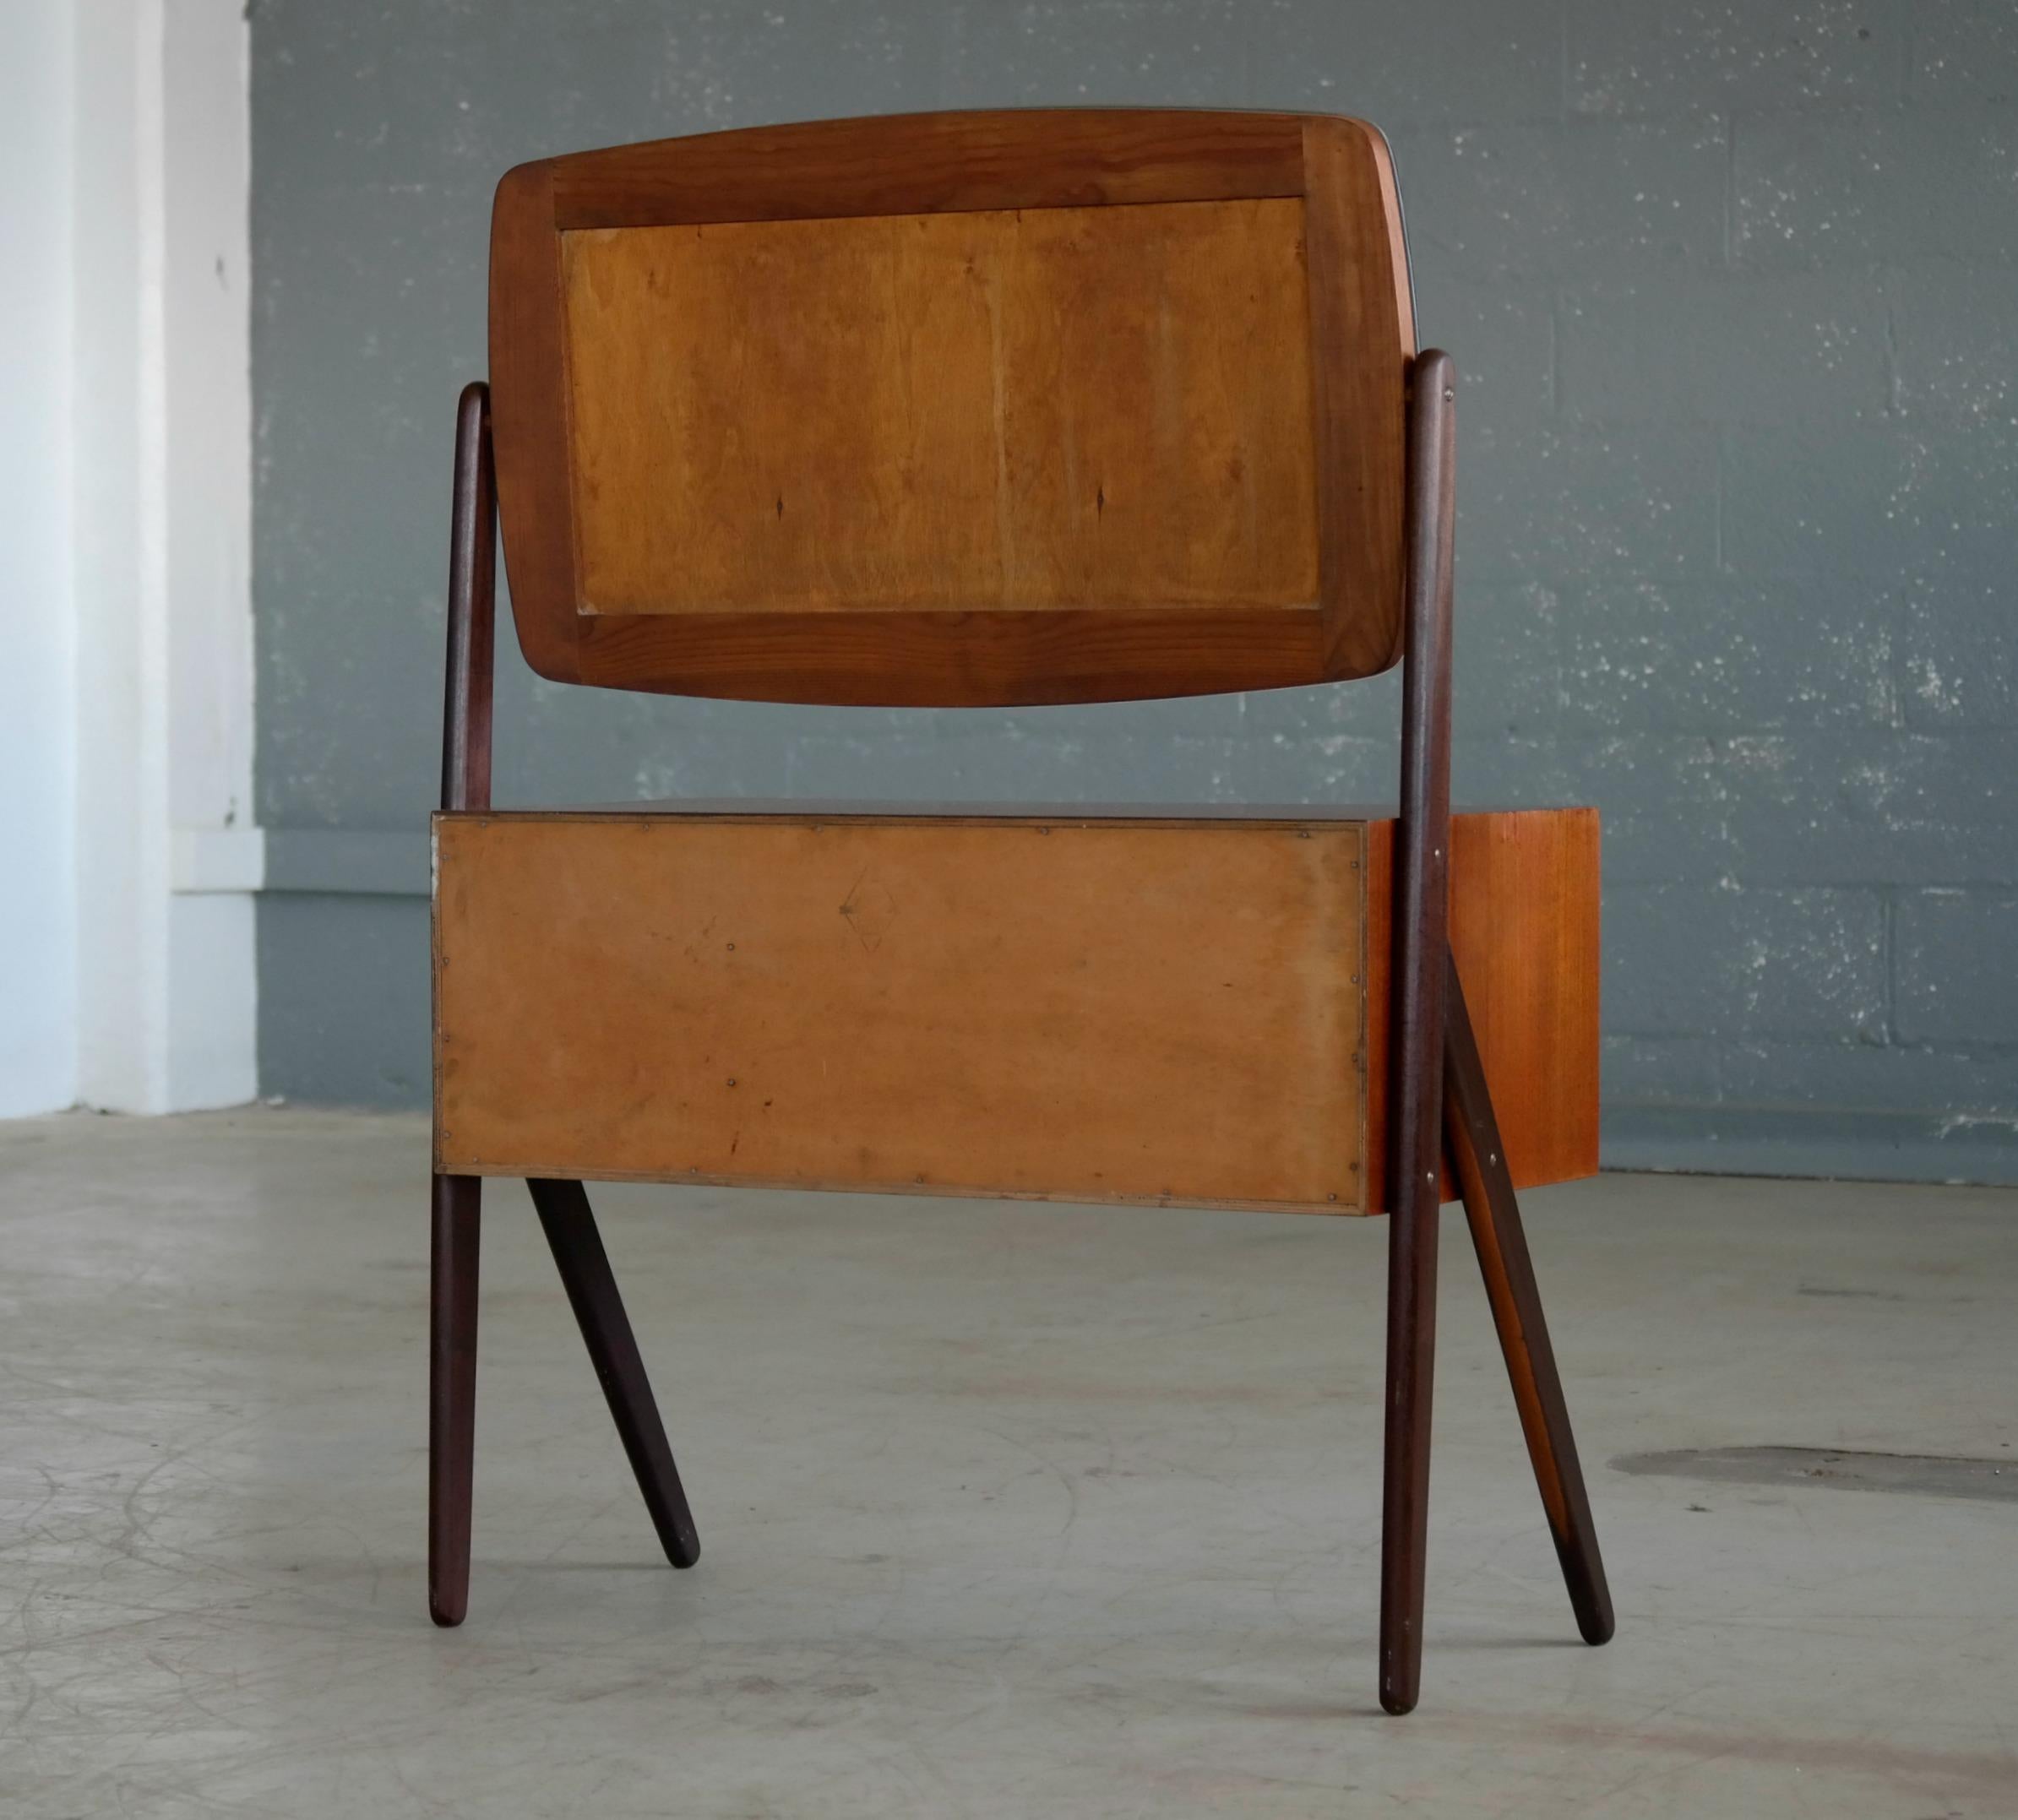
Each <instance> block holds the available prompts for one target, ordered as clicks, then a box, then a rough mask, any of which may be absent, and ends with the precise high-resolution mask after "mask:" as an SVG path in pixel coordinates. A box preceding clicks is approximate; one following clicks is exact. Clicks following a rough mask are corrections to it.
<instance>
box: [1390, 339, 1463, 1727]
mask: <svg viewBox="0 0 2018 1820" xmlns="http://www.w3.org/2000/svg"><path fill="white" fill-rule="evenodd" d="M1456 397H1457V372H1456V368H1455V367H1454V366H1453V365H1452V363H1451V360H1450V356H1449V355H1447V354H1444V353H1440V352H1438V351H1435V350H1431V351H1429V352H1427V353H1424V354H1422V356H1419V357H1418V358H1417V361H1416V363H1415V367H1414V371H1413V374H1412V381H1411V392H1410V398H1409V417H1408V469H1407V488H1408V492H1407V502H1408V504H1407V520H1406V523H1407V530H1406V539H1407V561H1408V583H1407V593H1406V606H1405V612H1406V621H1405V627H1406V629H1405V638H1406V647H1405V648H1406V654H1407V655H1406V658H1405V659H1404V666H1405V667H1404V671H1403V680H1402V696H1401V833H1400V837H1399V842H1398V847H1399V850H1398V853H1397V856H1396V857H1397V860H1398V863H1397V865H1396V867H1395V922H1394V926H1395V962H1394V982H1395V1009H1394V1030H1395V1041H1394V1044H1393V1066H1394V1071H1395V1076H1394V1084H1393V1088H1392V1090H1391V1098H1390V1105H1391V1106H1393V1108H1394V1111H1393V1124H1392V1128H1391V1133H1390V1152H1389V1154H1390V1157H1391V1159H1392V1161H1391V1162H1390V1165H1389V1167H1390V1178H1389V1179H1390V1182H1391V1183H1392V1185H1393V1186H1392V1193H1393V1200H1394V1212H1393V1214H1392V1215H1391V1219H1392V1222H1393V1224H1392V1227H1391V1229H1390V1233H1389V1236H1388V1276H1387V1443H1386V1464H1385V1472H1384V1491H1383V1497H1382V1507H1381V1525H1380V1703H1381V1704H1382V1705H1383V1706H1384V1707H1385V1708H1386V1709H1387V1710H1388V1711H1389V1712H1390V1713H1406V1712H1408V1711H1410V1710H1411V1709H1412V1708H1413V1707H1414V1705H1415V1703H1416V1699H1417V1694H1418V1692H1420V1689H1421V1684H1422V1588H1423V1567H1424V1560H1425V1555H1426V1552H1427V1548H1428V1528H1429V1410H1430V1393H1431V1386H1432V1381H1433V1375H1434V1366H1435V1359H1436V1283H1437V1222H1438V1214H1439V1209H1440V1208H1441V1206H1442V1199H1443V1197H1442V1193H1441V1191H1440V1186H1439V1162H1440V1160H1441V1157H1442V1150H1443V1144H1442V1122H1443V1108H1442V1088H1443V1078H1444V1077H1443V1051H1444V979H1445V975H1446V972H1447V959H1446V957H1447V955H1448V953H1449V952H1450V596H1451V556H1452V543H1453V539H1454V536H1455V520H1456V508H1455V500H1454V497H1453V494H1454V488H1455V474H1456V460H1457V425H1456V416H1455V403H1456Z"/></svg>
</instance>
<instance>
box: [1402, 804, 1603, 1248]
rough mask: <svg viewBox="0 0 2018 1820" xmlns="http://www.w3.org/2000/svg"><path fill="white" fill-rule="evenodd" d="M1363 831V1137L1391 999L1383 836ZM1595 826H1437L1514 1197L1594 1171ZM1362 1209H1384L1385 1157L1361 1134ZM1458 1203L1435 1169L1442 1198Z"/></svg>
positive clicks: (1457, 819)
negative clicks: (1364, 1144) (1366, 1202)
mask: <svg viewBox="0 0 2018 1820" xmlns="http://www.w3.org/2000/svg"><path fill="white" fill-rule="evenodd" d="M1367 833H1368V839H1367V856H1368V867H1367V872H1368V879H1367V952H1368V968H1369V977H1368V1003H1367V1029H1368V1041H1367V1048H1368V1056H1369V1057H1370V1059H1369V1062H1368V1083H1367V1107H1368V1128H1369V1130H1370V1131H1371V1132H1373V1133H1381V1132H1383V1131H1384V1130H1385V1128H1386V1119H1387V1098H1388V1071H1387V1061H1386V1058H1387V1053H1388V1051H1387V1034H1388V1020H1389V1016H1390V997H1391V994H1392V991H1393V983H1392V977H1391V975H1390V972H1389V970H1388V962H1389V958H1390V954H1391V952H1392V943H1391V934H1390V930H1391V913H1392V905H1393V898H1394V834H1395V823H1394V822H1393V821H1391V820H1382V821H1376V822H1373V823H1371V824H1370V825H1369V827H1368V831H1367ZM1598 923H1599V877H1598V818H1597V811H1596V810H1595V809H1587V808H1570V809H1527V810H1504V811H1496V812H1491V813H1488V814H1474V815H1463V814H1460V815H1454V816H1453V817H1452V818H1451V821H1450V947H1451V951H1452V953H1455V956H1456V957H1457V967H1458V973H1459V975H1460V977H1461V978H1462V980H1463V981H1464V982H1465V997H1466V1002H1467V1003H1468V1004H1469V1005H1470V1007H1471V1021H1472V1024H1473V1026H1474V1028H1475V1029H1476V1030H1477V1036H1478V1046H1479V1051H1480V1053H1481V1055H1482V1057H1484V1060H1485V1069H1486V1079H1487V1082H1488V1085H1489V1086H1490V1088H1491V1089H1492V1094H1493V1108H1494V1111H1496V1112H1497V1114H1498V1115H1499V1130H1500V1135H1501V1137H1502V1138H1503V1139H1504V1142H1505V1144H1506V1154H1507V1161H1508V1164H1509V1166H1510V1168H1511V1170H1512V1171H1513V1177H1514V1186H1515V1187H1517V1188H1530V1187H1539V1186H1541V1185H1542V1183H1544V1182H1574V1181H1576V1180H1578V1179H1579V1178H1580V1177H1582V1176H1593V1175H1596V1173H1597V1165H1598V1062H1599V1048H1600V1045H1599V1035H1598V976H1599V957H1600V949H1599V944H1598V936H1599V929H1598ZM1367 1176H1368V1194H1369V1197H1370V1200H1371V1204H1372V1205H1373V1208H1374V1209H1377V1210H1381V1211H1384V1210H1385V1209H1386V1207H1387V1201H1386V1178H1387V1156H1386V1154H1385V1146H1384V1144H1383V1143H1382V1142H1381V1141H1380V1139H1379V1137H1378V1136H1375V1137H1373V1138H1369V1140H1368V1156H1367ZM1456 1198H1458V1190H1457V1182H1456V1179H1455V1176H1452V1175H1451V1174H1450V1171H1449V1168H1448V1166H1446V1168H1445V1170H1444V1199H1445V1200H1446V1201H1454V1200H1455V1199H1456Z"/></svg>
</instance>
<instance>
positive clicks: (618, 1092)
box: [436, 813, 1365, 1211]
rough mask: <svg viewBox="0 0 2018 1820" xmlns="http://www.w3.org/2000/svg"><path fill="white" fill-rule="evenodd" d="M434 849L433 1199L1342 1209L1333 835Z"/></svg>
mask: <svg viewBox="0 0 2018 1820" xmlns="http://www.w3.org/2000/svg"><path fill="white" fill-rule="evenodd" d="M436 832H437V841H438V883H437V899H436V963H437V970H436V991H437V1001H436V1002H437V1027H436V1145H437V1159H436V1166H437V1168H438V1169H441V1170H443V1171H455V1172H464V1173H473V1174H489V1175H558V1176H592V1177H612V1176H615V1177H625V1176H643V1177H650V1178H653V1179H670V1180H706V1181H721V1182H770V1183H787V1184H791V1185H796V1186H802V1187H815V1186H817V1187H848V1188H865V1189H879V1190H892V1191H906V1190H909V1191H917V1192H932V1193H982V1194H1006V1195H1024V1196H1031V1197H1038V1198H1067V1199H1076V1200H1116V1201H1161V1200H1172V1201H1185V1202H1199V1203H1208V1204H1213V1205H1257V1206H1272V1207H1284V1208H1302V1209H1316V1210H1324V1211H1353V1210H1356V1209H1357V1207H1358V1205H1359V1203H1360V1201H1361V1198H1362V1193H1363V1191H1362V1186H1361V1183H1362V1174H1363V1171H1362V1170H1361V1167H1360V1165H1361V1160H1362V1149H1363V1105H1362V1098H1361V1091H1360V1076H1359V1071H1358V1068H1357V1056H1358V1053H1359V1051H1360V1046H1361V1035H1362V1032H1361V1014H1362V1012H1361V1007H1362V989H1361V986H1360V984H1359V981H1360V979H1361V978H1362V977H1363V975H1364V971H1365V967H1364V963H1363V956H1362V952H1361V943H1362V926H1361V898H1362V889H1363V876H1364V872H1363V845H1364V829H1363V826H1362V825H1361V824H1358V823H1337V822H1334V823H1325V824H1321V825H1314V826H1307V827H1297V826H1294V825H1284V824H1281V823H1276V824H1269V823H1226V822H1220V823H1210V824H1193V825H1173V824H1171V823H1101V824H1091V825H1089V824H1085V823H1080V824H1076V825H1052V824H1047V823H1018V822H1009V821H1004V820H1002V819H990V820H986V821H969V820H964V819H944V820H939V819H926V818H916V817H911V818H849V819H846V820H844V821H821V820H816V819H810V818H735V817H729V816H713V817H683V816H667V815H663V814H658V815H643V816H640V815H632V814H581V815H565V814H538V813H527V814H519V815H468V816H444V817H442V818H438V821H437V823H436Z"/></svg>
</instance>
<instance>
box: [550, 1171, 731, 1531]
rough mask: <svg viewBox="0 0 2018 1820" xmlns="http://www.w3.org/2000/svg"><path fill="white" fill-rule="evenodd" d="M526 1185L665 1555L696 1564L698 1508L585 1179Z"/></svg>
mask: <svg viewBox="0 0 2018 1820" xmlns="http://www.w3.org/2000/svg"><path fill="white" fill-rule="evenodd" d="M525 1186H526V1187H529V1188H530V1189H531V1190H532V1204H533V1205H534V1206H535V1207H536V1208H537V1209H539V1214H540V1225H541V1228H542V1229H543V1230H544V1231H545V1232H546V1234H547V1244H548V1245H549V1246H550V1247H552V1251H553V1262H554V1264H555V1266H556V1268H557V1269H558V1270H559V1271H560V1273H561V1281H562V1282H563V1284H564V1285H566V1287H567V1290H568V1302H569V1303H570V1305H571V1306H572V1307H574V1318H575V1319H576V1320H577V1321H578V1322H579V1323H581V1334H582V1339H583V1340H584V1341H585V1343H586V1345H587V1346H588V1348H589V1357H590V1360H591V1361H593V1363H594V1364H595V1366H596V1377H598V1378H599V1379H600V1380H601V1383H602V1394H603V1395H604V1396H605V1397H606V1398H607V1399H609V1404H610V1415H612V1418H614V1420H615V1421H616V1424H617V1434H618V1435H619V1436H620V1437H622V1439H623V1451H624V1453H626V1454H627V1455H628V1456H629V1459H630V1463H631V1470H632V1471H633V1472H634V1473H636V1474H637V1475H638V1489H639V1491H642V1492H643V1493H644V1494H645V1508H646V1509H647V1510H648V1511H650V1513H651V1521H652V1527H653V1528H654V1529H656V1530H657V1531H658V1532H659V1541H660V1544H661V1546H663V1547H664V1549H665V1551H666V1559H667V1560H668V1561H670V1562H672V1564H673V1566H674V1567H692V1566H693V1565H694V1562H697V1561H699V1559H700V1553H701V1543H700V1537H699V1535H698V1534H696V1533H695V1530H694V1513H693V1512H692V1511H690V1510H689V1509H688V1508H687V1493H686V1491H685V1490H684V1489H683V1487H682V1486H681V1484H680V1473H679V1468H678V1467H677V1466H676V1465H674V1464H673V1460H672V1447H671V1446H670V1445H669V1444H668V1443H667V1442H666V1425H665V1424H664V1423H663V1422H661V1421H660V1420H659V1408H658V1404H656V1403H655V1402H654V1401H653V1400H652V1394H651V1384H650V1381H649V1380H648V1379H647V1378H646V1377H645V1361H643V1360H642V1359H641V1358H639V1355H638V1342H637V1340H636V1339H635V1338H634V1336H633V1334H632V1333H631V1323H630V1317H628V1315H627V1314H625V1313H624V1312H623V1298H622V1297H621V1296H618V1295H617V1279H616V1277H615V1276H614V1275H613V1274H612V1272H611V1270H610V1260H609V1257H608V1255H607V1253H606V1252H604V1250H603V1248H602V1238H601V1235H600V1234H599V1233H598V1232H597V1231H596V1217H595V1215H594V1214H591V1213H590V1211H589V1197H588V1195H587V1193H585V1191H584V1189H583V1187H582V1185H581V1184H580V1183H579V1182H544V1181H539V1180H531V1181H528V1182H527V1183H526V1184H525Z"/></svg>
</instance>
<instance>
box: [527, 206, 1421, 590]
mask: <svg viewBox="0 0 2018 1820" xmlns="http://www.w3.org/2000/svg"><path fill="white" fill-rule="evenodd" d="M562 245H563V271H564V292H565V298H566V312H567V324H568V330H567V333H568V371H569V373H570V376H571V382H572V388H573V411H572V426H573V454H574V488H575V499H574V505H575V522H576V540H577V546H578V549H579V562H580V574H581V583H580V585H581V599H582V605H583V606H584V608H585V610H587V611H593V612H596V613H605V614H617V613H623V614H659V613H666V614H676V613H683V612H692V611H709V612H747V611H766V610H768V611H794V610H797V611H878V610H881V611H890V610H902V609H906V608H916V609H934V608H936V609H948V608H950V609H954V610H963V609H968V608H973V607H980V606H989V607H1002V608H1017V609H1024V610H1030V609H1039V610H1042V609H1054V610H1055V609H1070V608H1074V607H1088V606H1100V607H1107V608H1122V609H1125V608H1129V607H1142V606H1180V607H1195V606H1226V605H1228V604H1238V605H1244V606H1264V607H1267V606H1305V607H1314V606H1316V604H1317V597H1318V544H1317V518H1316V514H1317V486H1316V479H1315V470H1314V460H1313V432H1312V425H1311V411H1312V393H1311V370H1310V323H1309V312H1308V305H1307V302H1306V301H1305V300H1306V296H1307V293H1308V280H1307V278H1306V275H1305V272H1304V264H1303V203H1302V202H1301V201H1300V200H1298V199H1297V198H1259V199H1244V200H1236V201H1227V202H1205V203H1180V204H1152V205H1143V206H1135V207H1109V208H1099V209H1035V210H1029V211H1023V210H1015V211H1005V210H992V211H982V212H971V213H956V214H948V215H881V216H860V217H851V218H842V219H836V220H791V221H760V222H739V223H728V224H723V225H709V226H682V227H653V228H628V229H618V230H607V229H606V230H596V231H575V232H572V233H568V234H567V235H565V236H563V241H562ZM1384 295H1385V296H1387V299H1388V302H1389V306H1390V308H1391V307H1392V293H1391V288H1390V290H1388V291H1386V292H1385V293H1384ZM1390 339H1391V337H1390ZM1393 389H1394V390H1395V394H1396V396H1397V398H1398V396H1399V390H1400V388H1399V379H1398V376H1397V379H1396V383H1395V386H1394V388H1393ZM1389 492H1390V495H1391V501H1390V503H1392V504H1393V506H1394V508H1395V510H1396V511H1397V512H1398V510H1399V501H1400V493H1399V490H1398V473H1397V477H1396V480H1395V485H1394V486H1392V487H1390V489H1389ZM1381 509H1385V506H1384V505H1383V506H1382V507H1381ZM1397 523H1398V520H1397ZM1354 535H1357V532H1355V534H1354Z"/></svg>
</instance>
